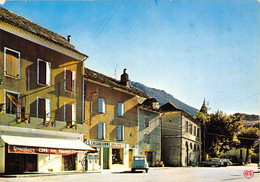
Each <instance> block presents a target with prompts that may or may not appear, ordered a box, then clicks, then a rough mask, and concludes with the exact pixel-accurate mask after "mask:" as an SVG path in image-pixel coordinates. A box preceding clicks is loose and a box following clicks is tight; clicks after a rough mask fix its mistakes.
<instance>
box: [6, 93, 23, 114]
mask: <svg viewBox="0 0 260 182" xmlns="http://www.w3.org/2000/svg"><path fill="white" fill-rule="evenodd" d="M19 110H20V104H19V93H16V92H8V91H6V92H5V113H7V114H17V115H18V116H20V113H19Z"/></svg>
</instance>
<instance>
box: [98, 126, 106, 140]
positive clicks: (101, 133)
mask: <svg viewBox="0 0 260 182" xmlns="http://www.w3.org/2000/svg"><path fill="white" fill-rule="evenodd" d="M105 129H106V124H105V123H98V139H103V140H104V139H106V137H105V136H106V130H105Z"/></svg>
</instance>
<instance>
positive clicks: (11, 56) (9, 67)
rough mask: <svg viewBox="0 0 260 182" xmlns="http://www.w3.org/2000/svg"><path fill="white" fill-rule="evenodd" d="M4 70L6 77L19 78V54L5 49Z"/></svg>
mask: <svg viewBox="0 0 260 182" xmlns="http://www.w3.org/2000/svg"><path fill="white" fill-rule="evenodd" d="M4 68H5V70H4V73H5V75H6V76H10V77H13V78H20V52H17V51H15V50H12V49H9V48H6V47H5V48H4Z"/></svg>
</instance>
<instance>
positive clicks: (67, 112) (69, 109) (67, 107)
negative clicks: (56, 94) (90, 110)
mask: <svg viewBox="0 0 260 182" xmlns="http://www.w3.org/2000/svg"><path fill="white" fill-rule="evenodd" d="M65 121H66V122H67V123H71V122H72V104H69V103H66V104H65Z"/></svg>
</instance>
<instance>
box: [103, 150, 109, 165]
mask: <svg viewBox="0 0 260 182" xmlns="http://www.w3.org/2000/svg"><path fill="white" fill-rule="evenodd" d="M103 169H109V148H103Z"/></svg>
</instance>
